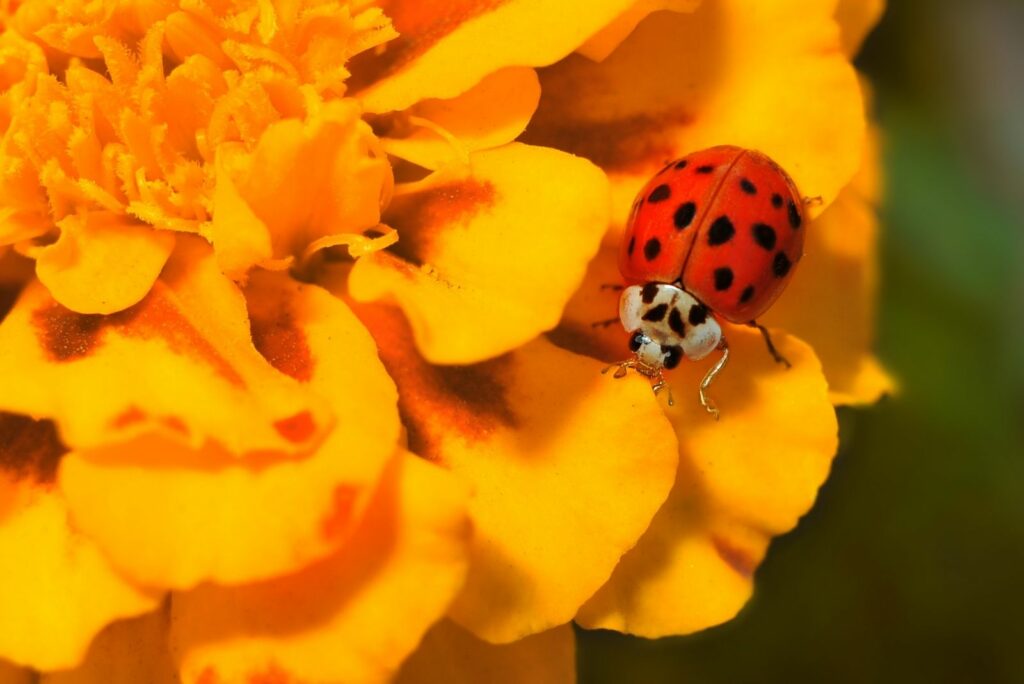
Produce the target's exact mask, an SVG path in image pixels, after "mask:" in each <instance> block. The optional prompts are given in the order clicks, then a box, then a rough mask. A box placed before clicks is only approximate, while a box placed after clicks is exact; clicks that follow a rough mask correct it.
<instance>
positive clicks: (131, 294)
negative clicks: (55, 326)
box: [31, 212, 174, 314]
mask: <svg viewBox="0 0 1024 684" xmlns="http://www.w3.org/2000/svg"><path fill="white" fill-rule="evenodd" d="M58 225H59V226H60V229H61V234H60V238H58V239H57V241H56V242H55V243H53V244H52V245H47V246H45V247H38V248H35V249H32V250H31V255H32V256H33V257H34V258H35V260H36V274H37V275H38V276H39V280H40V281H41V282H42V283H43V285H45V286H46V288H47V289H48V290H49V291H50V294H51V295H53V298H54V299H56V300H57V301H58V302H59V303H60V304H61V305H62V306H64V307H67V308H68V309H70V310H71V311H76V312H78V313H82V314H109V313H114V312H117V311H122V310H124V309H127V308H128V307H130V306H133V305H135V304H138V303H139V301H140V300H141V299H142V298H143V297H145V296H146V294H147V293H148V292H149V290H150V288H151V287H153V283H154V282H155V281H156V278H157V276H158V275H160V270H161V269H162V268H163V267H164V264H165V263H167V258H168V257H169V256H170V255H171V251H172V250H173V249H174V235H173V234H170V233H166V232H160V231H155V230H153V229H151V228H150V227H148V226H142V225H139V224H137V223H135V222H134V221H131V220H125V218H124V217H121V216H117V215H114V214H107V213H101V212H90V213H87V214H85V215H84V216H76V215H71V216H68V217H66V218H64V219H63V220H62V221H60V223H59V224H58Z"/></svg>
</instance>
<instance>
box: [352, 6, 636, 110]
mask: <svg viewBox="0 0 1024 684" xmlns="http://www.w3.org/2000/svg"><path fill="white" fill-rule="evenodd" d="M379 4H380V6H381V7H382V8H383V9H384V12H385V14H387V15H388V16H389V17H391V19H392V21H393V22H394V26H395V28H396V29H397V30H398V33H399V37H398V38H396V39H395V40H392V41H389V42H388V43H386V44H385V45H384V47H383V50H381V51H380V52H378V53H364V54H363V55H360V56H358V57H356V58H355V59H354V60H352V62H351V67H350V68H351V70H352V73H353V79H352V80H351V81H350V83H351V85H352V86H353V88H354V89H355V90H359V89H360V88H361V87H362V86H364V85H367V84H370V85H369V87H368V88H365V89H364V90H362V91H361V92H359V95H358V97H359V98H360V99H361V100H362V102H363V106H364V107H365V108H366V110H367V111H370V112H390V111H395V110H401V109H406V108H408V107H409V106H411V105H413V104H415V103H416V102H419V101H420V100H424V99H426V98H431V97H440V98H451V97H455V96H456V95H460V94H461V93H464V92H466V91H467V90H469V89H470V88H471V87H472V86H473V85H474V84H476V83H478V82H479V81H480V80H481V79H482V78H483V77H484V76H486V75H487V74H490V73H493V72H495V71H497V70H498V69H501V68H503V67H507V66H542V65H545V64H551V63H553V62H555V61H557V60H559V59H561V58H562V57H564V56H565V55H567V54H569V53H570V52H572V51H573V50H575V49H576V48H577V47H579V46H580V44H582V43H583V42H584V41H585V40H586V39H587V38H589V37H590V36H591V35H592V34H594V33H596V32H597V31H598V30H600V29H601V28H602V27H603V26H605V25H606V24H608V23H609V22H611V21H612V20H613V19H615V17H617V16H618V15H619V14H621V13H622V12H623V11H625V10H626V9H627V8H628V7H629V6H630V5H631V4H632V3H631V0H587V1H586V2H584V1H583V0H576V1H574V2H560V3H557V4H552V3H551V2H547V1H546V0H496V1H493V2H477V1H476V0H457V1H452V2H443V3H436V2H430V3H425V2H421V1H419V0H384V1H383V2H380V3H379Z"/></svg>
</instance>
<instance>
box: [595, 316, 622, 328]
mask: <svg viewBox="0 0 1024 684" xmlns="http://www.w3.org/2000/svg"><path fill="white" fill-rule="evenodd" d="M618 322H619V319H618V318H608V319H605V320H603V321H594V322H593V323H591V324H590V327H591V328H607V327H608V326H610V325H615V324H616V323H618Z"/></svg>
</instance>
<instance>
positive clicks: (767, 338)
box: [747, 321, 793, 368]
mask: <svg viewBox="0 0 1024 684" xmlns="http://www.w3.org/2000/svg"><path fill="white" fill-rule="evenodd" d="M747 325H749V326H750V327H751V328H757V329H758V330H760V331H761V337H763V338H764V343H765V346H767V347H768V353H769V354H771V355H772V358H773V359H775V363H783V364H785V365H786V368H792V367H793V364H791V363H790V362H789V359H787V358H786V357H785V356H783V355H782V354H780V353H779V350H778V349H776V348H775V345H774V344H773V343H772V336H771V335H769V334H768V328H766V327H764V326H763V325H761V324H759V323H758V322H757V321H750V323H747Z"/></svg>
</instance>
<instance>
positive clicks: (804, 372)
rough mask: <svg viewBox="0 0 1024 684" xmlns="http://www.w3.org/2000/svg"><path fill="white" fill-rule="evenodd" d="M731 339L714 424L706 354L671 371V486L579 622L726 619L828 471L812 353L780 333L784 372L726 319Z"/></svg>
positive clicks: (820, 383)
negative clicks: (704, 399) (674, 456)
mask: <svg viewBox="0 0 1024 684" xmlns="http://www.w3.org/2000/svg"><path fill="white" fill-rule="evenodd" d="M727 336H728V339H729V345H730V349H731V352H732V358H731V361H730V363H729V365H728V366H726V368H725V371H724V372H723V374H722V375H721V376H719V378H718V379H717V380H716V381H715V383H714V384H713V385H712V387H711V394H712V397H713V399H714V401H715V402H716V403H717V405H718V406H719V407H720V408H721V410H722V418H721V421H718V422H716V421H715V420H713V419H712V418H711V417H710V416H709V415H708V414H707V413H706V412H705V411H704V409H703V408H702V407H701V406H700V405H699V404H698V402H697V398H696V389H697V386H698V384H699V382H700V379H701V376H702V375H703V374H704V372H705V371H706V370H707V367H708V365H709V364H710V363H711V360H710V359H709V360H707V361H706V362H701V363H687V364H685V365H684V366H681V367H680V368H679V369H677V370H676V371H674V372H673V377H672V384H673V386H674V388H675V392H676V406H675V407H674V408H673V409H670V410H668V411H667V414H668V416H669V419H670V420H671V421H672V424H673V426H674V427H675V431H676V436H677V437H678V438H679V456H680V461H679V470H678V474H677V477H676V483H675V486H674V488H673V489H672V493H671V494H670V495H669V498H668V501H666V503H665V505H664V506H663V507H662V508H661V510H660V511H659V512H658V514H657V515H656V516H655V518H654V520H653V521H652V523H651V526H650V528H649V529H648V530H647V532H646V533H645V534H644V536H643V537H641V539H640V541H639V543H638V544H637V545H636V547H635V548H634V549H632V550H631V551H629V552H628V553H627V554H626V555H625V556H624V557H623V559H622V561H621V562H620V563H619V565H618V567H616V568H615V572H614V574H613V575H612V578H611V580H610V581H609V582H608V583H607V584H606V585H605V586H604V587H602V588H601V589H600V590H599V591H598V592H597V593H596V594H595V595H594V596H593V597H592V598H591V599H590V600H589V601H588V602H587V603H586V604H585V605H584V606H583V608H582V609H581V610H580V612H579V614H578V615H577V617H576V619H577V621H578V622H579V623H580V624H581V625H583V626H584V627H587V628H607V629H616V630H619V631H623V632H629V633H631V634H637V635H641V636H645V637H659V636H665V635H669V634H685V633H689V632H693V631H696V630H699V629H703V628H706V627H710V626H712V625H716V624H719V623H721V622H724V621H726V620H728V619H730V618H731V617H733V616H734V615H735V614H736V612H737V611H738V610H739V609H740V608H741V607H742V606H743V604H744V602H745V601H746V600H747V599H748V598H749V596H750V592H751V588H752V582H751V580H752V575H753V572H754V570H755V568H756V567H757V565H758V564H759V563H760V561H761V559H762V558H763V556H764V552H765V549H766V548H767V546H768V542H769V540H770V539H771V537H773V536H775V535H778V534H781V533H783V532H786V531H788V530H789V529H791V528H792V527H793V526H794V525H795V524H796V522H797V519H798V518H799V517H800V516H801V515H802V514H803V513H805V512H806V511H807V510H808V509H809V508H810V506H811V504H812V503H813V502H814V498H815V496H816V494H817V491H818V487H819V486H821V483H822V482H823V481H824V480H825V477H826V476H827V475H828V470H829V466H830V464H831V461H832V456H833V454H834V453H835V450H836V445H837V424H836V417H835V413H834V411H833V409H832V405H831V403H830V402H829V399H828V394H827V387H826V384H825V379H824V376H823V375H822V372H821V367H820V365H819V364H818V361H817V359H816V358H815V356H814V352H813V351H812V350H811V348H810V347H808V346H807V345H806V344H803V343H802V342H800V341H798V340H797V339H796V338H793V337H790V336H783V335H779V333H778V332H776V333H775V343H776V345H778V347H779V350H780V351H781V352H782V353H783V354H784V355H785V356H786V357H787V358H788V359H789V360H790V361H791V362H792V363H793V367H792V368H791V369H786V368H785V367H783V366H782V365H781V364H776V363H774V362H773V360H772V359H771V357H770V356H769V355H768V354H767V353H766V351H765V349H764V344H763V342H762V340H761V337H760V335H758V333H757V332H756V331H753V330H750V329H747V328H735V327H731V326H730V327H729V329H728V330H727ZM684 388H685V389H686V394H685V395H684V392H683V389H684ZM687 395H688V396H687Z"/></svg>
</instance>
